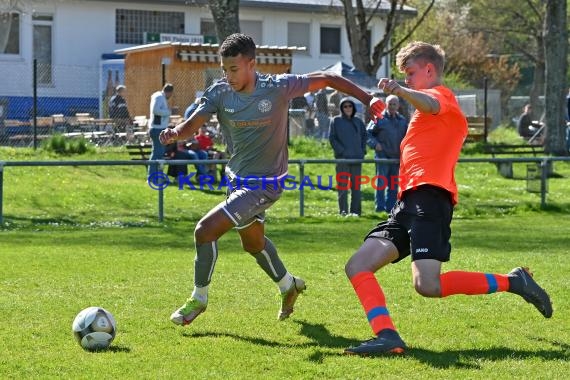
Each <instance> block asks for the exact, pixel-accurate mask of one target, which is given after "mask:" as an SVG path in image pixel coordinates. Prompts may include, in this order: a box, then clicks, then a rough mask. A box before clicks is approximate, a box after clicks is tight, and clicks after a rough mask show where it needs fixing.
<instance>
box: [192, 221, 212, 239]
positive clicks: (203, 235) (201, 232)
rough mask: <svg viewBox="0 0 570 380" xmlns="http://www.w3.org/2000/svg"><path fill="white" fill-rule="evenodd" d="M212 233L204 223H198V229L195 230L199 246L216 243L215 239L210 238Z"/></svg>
mask: <svg viewBox="0 0 570 380" xmlns="http://www.w3.org/2000/svg"><path fill="white" fill-rule="evenodd" d="M210 235H211V233H210V232H209V229H208V228H206V226H205V225H204V223H202V222H201V221H200V222H198V224H196V227H195V228H194V241H195V242H196V243H198V244H204V243H207V242H209V241H214V240H215V237H213V236H210Z"/></svg>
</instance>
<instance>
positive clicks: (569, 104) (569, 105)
mask: <svg viewBox="0 0 570 380" xmlns="http://www.w3.org/2000/svg"><path fill="white" fill-rule="evenodd" d="M566 121H568V122H570V88H569V89H568V95H566Z"/></svg>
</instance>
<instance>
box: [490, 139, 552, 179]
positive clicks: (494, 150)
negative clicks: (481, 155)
mask: <svg viewBox="0 0 570 380" xmlns="http://www.w3.org/2000/svg"><path fill="white" fill-rule="evenodd" d="M483 151H484V152H485V153H487V154H490V155H491V157H493V158H495V157H497V156H502V155H509V156H529V155H532V156H533V157H536V156H538V155H544V147H543V146H541V145H531V144H486V145H484V146H483ZM497 170H498V171H499V174H500V175H501V176H503V177H505V178H513V163H512V161H505V162H497Z"/></svg>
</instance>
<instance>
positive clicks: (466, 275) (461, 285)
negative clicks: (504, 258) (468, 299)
mask: <svg viewBox="0 0 570 380" xmlns="http://www.w3.org/2000/svg"><path fill="white" fill-rule="evenodd" d="M439 279H440V284H441V296H442V297H447V296H450V295H453V294H467V295H475V294H488V293H495V292H506V291H507V290H509V277H508V276H507V275H506V274H491V273H482V272H462V271H451V272H447V273H443V274H441V275H440V277H439Z"/></svg>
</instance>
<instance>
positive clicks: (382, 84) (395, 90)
mask: <svg viewBox="0 0 570 380" xmlns="http://www.w3.org/2000/svg"><path fill="white" fill-rule="evenodd" d="M378 88H380V89H381V90H382V91H384V93H386V94H388V95H391V94H394V95H396V96H399V97H400V98H402V99H404V100H406V101H407V102H408V103H410V104H411V105H412V106H414V108H416V109H417V110H418V111H420V112H423V113H430V114H437V113H438V112H439V101H438V100H437V99H436V98H434V97H433V96H431V95H429V94H426V93H425V92H421V91H416V90H412V89H411V88H406V87H402V86H400V84H399V83H398V82H397V81H395V80H393V79H388V78H382V79H380V81H379V82H378Z"/></svg>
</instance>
